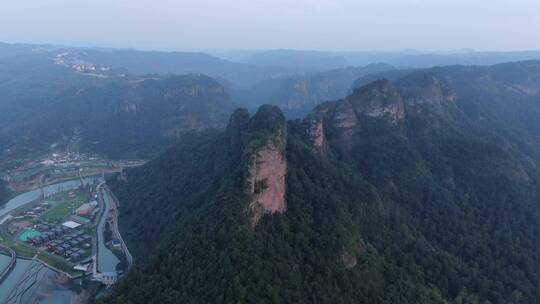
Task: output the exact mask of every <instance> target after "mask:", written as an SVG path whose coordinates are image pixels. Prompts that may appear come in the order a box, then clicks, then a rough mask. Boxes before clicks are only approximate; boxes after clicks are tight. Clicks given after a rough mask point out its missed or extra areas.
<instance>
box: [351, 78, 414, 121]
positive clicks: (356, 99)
mask: <svg viewBox="0 0 540 304" xmlns="http://www.w3.org/2000/svg"><path fill="white" fill-rule="evenodd" d="M347 101H348V102H350V103H351V104H352V106H353V108H354V109H355V111H356V112H357V113H359V114H363V115H366V116H370V117H382V116H387V117H389V118H390V119H391V120H393V121H399V120H403V119H404V118H405V104H404V101H403V98H402V97H401V94H400V93H399V91H398V90H397V89H396V88H395V87H393V86H392V85H391V84H390V82H389V81H388V80H386V79H383V80H377V81H375V82H372V83H371V84H368V85H367V86H364V87H361V88H357V89H355V90H354V92H353V94H352V95H351V96H349V97H348V98H347Z"/></svg>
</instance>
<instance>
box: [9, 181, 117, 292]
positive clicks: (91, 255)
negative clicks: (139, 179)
mask: <svg viewBox="0 0 540 304" xmlns="http://www.w3.org/2000/svg"><path fill="white" fill-rule="evenodd" d="M97 189H98V187H97V186H96V184H95V183H94V184H87V185H84V186H83V185H81V186H79V187H78V188H75V189H69V190H65V191H59V192H57V193H54V194H51V195H46V194H45V193H43V194H42V195H41V197H40V198H39V199H38V200H36V201H34V202H32V203H30V204H27V205H24V206H23V207H20V208H17V209H15V210H14V211H13V212H11V213H10V214H8V215H7V216H5V217H3V218H2V220H1V222H0V233H1V237H2V239H3V244H4V245H6V246H9V247H10V248H13V249H14V250H15V251H16V252H17V256H19V257H21V256H26V257H27V258H33V259H38V260H40V261H42V262H44V263H46V264H47V265H49V266H51V267H53V268H55V269H57V270H59V271H62V272H64V273H66V274H68V275H70V276H71V277H76V276H78V275H81V274H82V273H86V274H93V275H94V276H95V278H96V279H97V280H105V279H106V280H107V281H106V282H105V283H106V284H109V285H110V284H114V282H116V278H117V275H116V270H114V271H112V272H111V271H108V272H107V273H106V274H105V276H104V274H98V273H97V270H96V269H97V265H96V264H97V261H96V258H95V257H96V255H97V250H98V245H99V244H98V243H99V242H102V243H104V246H106V247H107V248H108V249H110V250H111V252H113V254H114V255H117V256H121V255H122V248H121V247H120V242H119V240H118V239H116V238H114V237H113V233H112V232H111V228H110V227H111V226H112V223H110V222H111V221H113V217H112V214H113V213H114V212H115V210H114V209H112V208H109V209H107V210H105V208H104V206H100V200H99V197H98V196H99V193H98V192H97V191H98V190H97ZM102 219H103V222H104V223H105V224H104V225H103V226H104V228H102V229H104V230H103V231H99V229H98V226H101V222H102V221H101V220H102ZM99 232H102V233H103V235H102V236H98V234H99ZM107 236H108V237H107ZM99 238H101V239H99Z"/></svg>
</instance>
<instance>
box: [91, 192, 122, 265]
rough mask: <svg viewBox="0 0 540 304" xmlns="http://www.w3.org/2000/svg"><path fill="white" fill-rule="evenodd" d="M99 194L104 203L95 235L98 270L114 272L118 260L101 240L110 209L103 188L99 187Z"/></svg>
mask: <svg viewBox="0 0 540 304" xmlns="http://www.w3.org/2000/svg"><path fill="white" fill-rule="evenodd" d="M101 194H102V195H103V201H104V203H105V210H104V211H103V215H102V216H101V219H100V221H99V224H98V228H97V236H98V242H97V243H98V252H97V259H98V263H97V266H98V271H99V272H114V271H116V265H117V264H118V263H119V262H120V260H118V258H117V257H116V256H115V255H114V253H112V251H111V250H109V248H107V246H105V241H104V240H103V231H104V230H105V223H107V215H108V214H109V210H110V201H109V195H108V194H107V192H106V190H105V189H103V188H102V189H101Z"/></svg>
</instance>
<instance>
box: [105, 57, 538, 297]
mask: <svg viewBox="0 0 540 304" xmlns="http://www.w3.org/2000/svg"><path fill="white" fill-rule="evenodd" d="M510 75H513V76H512V77H510ZM539 76H540V63H539V62H523V63H515V64H506V65H500V66H493V67H489V68H477V67H452V68H440V69H432V70H424V71H418V72H415V73H412V74H410V75H407V76H405V77H403V78H400V79H397V80H395V81H393V82H389V81H386V80H380V81H376V82H374V83H371V84H369V85H367V86H364V87H362V88H359V89H356V90H355V91H354V92H353V94H352V95H351V96H349V97H347V98H346V99H343V100H339V101H335V102H328V103H324V104H322V105H320V106H319V107H317V108H316V109H315V110H314V111H313V112H312V113H311V114H310V115H309V116H308V117H307V118H306V119H304V120H302V121H291V122H288V123H287V124H286V125H285V123H284V120H283V118H282V117H283V116H282V115H281V113H280V111H279V110H278V109H276V108H272V107H263V108H261V109H260V110H259V111H258V112H257V114H256V115H255V116H254V117H252V118H250V119H248V118H247V115H246V113H245V112H237V113H236V114H235V115H233V118H232V119H231V123H230V125H229V127H228V130H227V131H226V132H221V133H219V132H218V133H211V134H207V135H204V136H199V137H197V139H196V140H192V141H191V143H190V144H189V145H186V143H187V142H188V141H184V143H183V144H179V145H178V146H177V147H175V148H174V149H172V150H170V151H169V152H167V154H165V155H164V156H162V158H161V159H158V160H156V161H155V162H152V163H149V164H147V165H146V166H144V167H142V168H140V169H136V170H131V171H128V172H127V175H126V176H125V178H124V179H115V180H114V181H110V182H112V186H113V189H114V191H117V192H118V193H119V197H120V200H121V201H122V202H124V204H123V205H122V208H123V209H124V210H125V211H124V212H123V214H124V215H123V216H124V218H123V219H122V227H121V228H122V231H126V232H127V231H130V230H131V229H137V231H139V232H143V231H146V229H149V231H155V230H157V231H158V232H157V233H151V234H148V235H145V234H144V233H143V238H142V239H140V240H138V236H137V233H138V232H136V233H133V234H130V237H129V241H130V243H132V244H135V246H136V247H135V248H136V255H137V256H138V257H139V260H138V262H139V263H138V265H137V266H136V267H135V268H134V269H133V270H132V271H131V272H130V273H129V274H128V275H127V277H126V278H125V280H124V281H123V282H122V283H121V284H120V285H119V286H118V287H117V288H115V290H114V293H113V295H112V296H111V297H109V298H108V299H106V300H105V302H107V303H177V302H182V303H210V302H220V303H537V302H538V301H539V300H540V293H539V290H540V288H539V287H540V280H539V279H538V278H539V277H540V276H539V275H540V273H539V271H540V270H539V269H540V247H539V245H538V244H540V233H539V232H540V205H539V204H538V202H539V198H540V197H539V196H540V191H539V189H540V187H539V186H540V185H539V181H540V171H539V169H538V166H537V163H538V160H539V156H540V153H539V151H540V150H538V144H539V143H540V138H539V137H538V130H539V128H538V121H539V120H538V118H540V117H539V116H540V112H538V111H539V110H540V106H539V104H538V101H539V98H540V89H539V88H540V78H539ZM212 143H215V144H212ZM194 147H195V148H194ZM210 151H213V153H212V152H210ZM203 158H204V159H205V161H204V162H202V163H201V165H199V166H196V164H199V160H201V159H203ZM186 159H193V160H194V164H188V163H186V161H185V160H186ZM202 164H204V165H202ZM268 168H278V169H275V170H270V171H266V170H267V169H268ZM279 168H285V170H286V176H285V179H280V178H279V177H280V176H281V174H282V172H281V171H280V169H279ZM170 172H178V173H176V174H174V175H171V173H170ZM208 173H211V175H210V176H211V177H209V178H208V180H207V181H206V182H203V181H199V180H198V179H193V176H199V177H200V176H203V175H204V174H208ZM252 182H253V184H252ZM280 183H285V184H284V189H285V193H281V189H282V187H281V186H280ZM188 185H189V186H188ZM208 189H210V191H208ZM138 197H141V198H138ZM141 206H144V207H143V208H144V212H141V214H144V215H145V216H148V217H149V218H148V219H149V220H146V221H144V220H140V221H137V220H136V219H137V216H139V215H135V214H134V210H135V208H139V207H141ZM150 210H152V212H153V213H150ZM121 214H122V213H121ZM157 223H164V224H157ZM163 235H166V236H163ZM157 238H159V239H160V240H161V242H160V246H158V247H156V243H157V241H156V240H155V239H157ZM149 239H151V241H150V242H149V241H148V240H149Z"/></svg>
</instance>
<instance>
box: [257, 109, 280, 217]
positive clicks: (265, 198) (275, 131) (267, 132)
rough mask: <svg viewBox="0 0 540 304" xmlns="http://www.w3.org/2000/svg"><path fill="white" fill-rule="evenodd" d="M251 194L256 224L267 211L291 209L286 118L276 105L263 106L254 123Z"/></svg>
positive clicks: (276, 211)
mask: <svg viewBox="0 0 540 304" xmlns="http://www.w3.org/2000/svg"><path fill="white" fill-rule="evenodd" d="M250 128H251V130H250V132H251V133H252V134H253V135H252V138H251V140H250V142H249V144H248V147H247V149H248V151H249V161H248V169H247V170H248V177H247V193H248V196H249V205H248V209H249V214H250V222H251V225H252V226H253V227H254V226H256V225H257V223H258V222H259V220H260V219H261V218H262V217H263V216H264V215H266V214H270V215H271V214H275V213H283V212H285V211H287V203H286V200H285V177H286V174H287V160H286V156H285V154H286V153H285V149H286V145H287V131H286V124H285V118H284V117H283V114H282V113H281V111H280V110H279V108H277V107H275V106H263V107H261V109H259V111H258V112H257V114H256V115H255V116H254V117H253V119H252V120H251V122H250Z"/></svg>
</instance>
